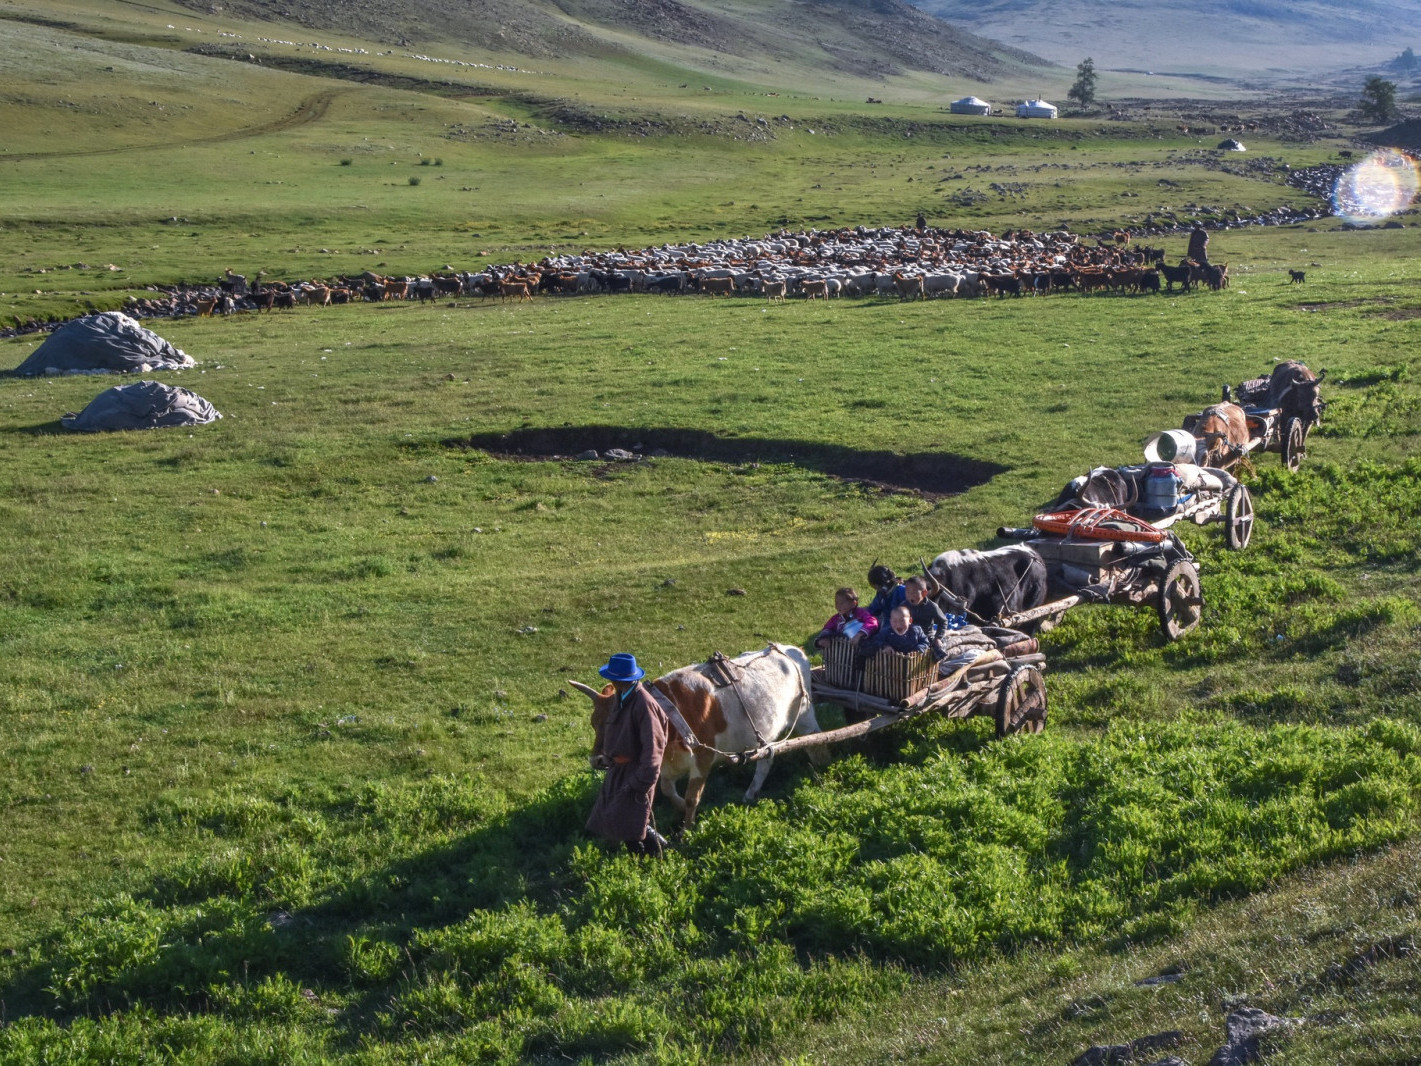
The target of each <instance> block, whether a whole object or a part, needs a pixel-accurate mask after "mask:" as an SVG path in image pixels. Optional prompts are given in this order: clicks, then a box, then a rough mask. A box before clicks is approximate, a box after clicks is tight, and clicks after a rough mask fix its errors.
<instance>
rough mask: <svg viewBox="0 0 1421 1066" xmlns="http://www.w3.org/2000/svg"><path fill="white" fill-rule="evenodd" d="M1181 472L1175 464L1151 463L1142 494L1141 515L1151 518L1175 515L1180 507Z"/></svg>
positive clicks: (1146, 472) (1146, 473)
mask: <svg viewBox="0 0 1421 1066" xmlns="http://www.w3.org/2000/svg"><path fill="white" fill-rule="evenodd" d="M1180 484H1181V482H1180V480H1179V472H1178V471H1177V470H1175V469H1174V464H1173V463H1151V464H1150V466H1149V469H1148V470H1146V471H1145V490H1144V492H1142V493H1140V513H1141V514H1142V515H1146V516H1148V517H1151V518H1162V517H1164V516H1165V515H1170V514H1174V511H1175V509H1176V508H1177V507H1178V506H1179V488H1180Z"/></svg>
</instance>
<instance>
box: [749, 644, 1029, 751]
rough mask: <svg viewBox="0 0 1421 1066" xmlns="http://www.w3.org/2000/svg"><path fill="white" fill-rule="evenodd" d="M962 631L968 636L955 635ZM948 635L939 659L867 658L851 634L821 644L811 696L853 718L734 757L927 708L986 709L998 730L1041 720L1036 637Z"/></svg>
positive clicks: (826, 740)
mask: <svg viewBox="0 0 1421 1066" xmlns="http://www.w3.org/2000/svg"><path fill="white" fill-rule="evenodd" d="M964 637H965V638H966V640H967V641H968V643H965V644H964V643H961V642H960V641H962V640H963V638H964ZM947 640H948V642H949V650H948V654H947V657H946V658H944V659H942V660H941V662H939V661H938V660H936V659H935V658H934V657H933V655H932V654H931V653H930V652H919V653H916V654H908V655H905V654H901V653H898V652H894V651H881V652H879V653H878V654H877V655H873V656H871V657H868V658H864V657H863V656H862V655H861V654H860V652H859V649H858V648H857V647H855V646H854V645H852V644H850V642H848V641H846V640H835V641H833V642H832V643H830V644H829V646H828V647H826V648H825V649H824V663H823V665H821V666H816V667H814V668H813V670H812V671H811V672H810V678H811V682H812V685H811V687H812V696H813V699H814V702H815V703H816V704H823V703H828V704H834V705H836V706H838V707H841V708H843V710H844V712H845V717H846V718H849V719H858V720H856V721H850V722H849V724H847V725H844V726H842V727H841V728H838V729H830V730H826V731H823V732H819V733H810V734H807V735H804V736H797V737H791V738H788V739H785V740H780V741H777V742H774V743H769V744H764V745H761V746H760V747H759V748H758V749H757V750H755V751H749V752H745V753H744V754H742V755H741V756H739V758H738V760H737V761H740V762H754V761H758V760H761V759H769V758H773V757H774V756H776V755H780V754H784V753H785V752H790V751H797V750H799V749H800V748H815V747H822V746H825V745H829V744H836V743H841V742H843V741H846V740H853V739H855V738H857V737H863V736H867V735H868V734H870V733H876V732H878V731H879V730H882V729H886V728H888V727H890V726H894V725H897V724H899V723H900V722H905V721H908V720H909V719H912V718H919V717H923V716H925V715H939V716H941V717H944V718H972V717H987V718H990V719H991V720H992V722H993V724H994V726H995V729H996V734H997V736H998V737H1006V736H1010V735H1011V734H1013V733H1040V732H1041V731H1042V730H1043V729H1045V728H1046V679H1045V677H1044V673H1043V672H1044V669H1045V664H1046V657H1045V656H1044V655H1042V654H1041V652H1040V650H1039V648H1038V645H1037V643H1036V641H1035V640H1034V639H1033V638H1031V637H1028V636H1027V635H1026V634H1024V633H1021V632H1016V631H1011V630H1007V629H1003V628H999V627H984V628H983V629H980V630H979V629H977V628H976V627H973V626H966V627H964V628H963V629H962V630H959V631H956V632H954V633H949V634H948V635H947ZM954 641H958V643H953V642H954Z"/></svg>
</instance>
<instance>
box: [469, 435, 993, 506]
mask: <svg viewBox="0 0 1421 1066" xmlns="http://www.w3.org/2000/svg"><path fill="white" fill-rule="evenodd" d="M444 444H445V445H446V446H447V447H451V448H465V449H479V450H481V451H486V452H489V453H490V454H492V455H496V456H499V457H500V458H506V459H524V460H540V459H542V460H551V459H573V458H576V457H577V456H579V455H582V454H584V453H586V452H588V451H595V452H597V453H598V454H599V456H601V455H602V453H605V452H606V451H607V450H608V449H611V448H620V449H622V450H623V451H626V452H629V453H631V454H633V455H635V456H637V457H638V458H640V457H643V456H646V455H653V454H661V455H668V456H675V457H677V458H684V459H697V460H702V461H710V462H729V463H748V462H788V463H795V464H797V465H799V466H802V467H806V468H807V469H810V470H815V471H818V472H819V473H821V474H825V475H827V476H829V477H833V478H839V479H841V480H844V481H862V482H867V483H869V484H873V485H879V486H882V487H884V488H887V489H892V490H895V491H906V492H920V493H922V494H923V495H926V496H948V495H953V494H955V493H959V492H966V491H967V490H968V489H971V488H974V487H976V486H978V485H984V484H986V483H987V482H989V481H991V480H992V478H994V477H996V476H997V475H998V474H1002V473H1005V472H1006V471H1007V470H1009V469H1010V467H1007V466H1003V465H1002V464H1000V463H993V462H987V461H985V460H982V459H973V458H970V457H968V456H964V455H956V454H953V453H951V452H914V453H911V454H907V455H899V454H897V453H895V452H889V451H861V450H859V449H857V448H848V447H845V446H843V445H841V444H825V443H822V442H819V441H807V440H777V439H766V438H760V437H721V436H718V435H717V434H715V433H712V432H710V431H708V430H700V429H675V428H659V429H658V428H653V427H648V426H642V427H638V426H560V427H548V428H536V427H533V428H525V429H515V430H512V431H511V432H508V433H476V434H474V435H473V436H471V437H457V438H454V439H451V440H446V441H444Z"/></svg>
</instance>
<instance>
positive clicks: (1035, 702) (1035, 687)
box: [996, 666, 1046, 738]
mask: <svg viewBox="0 0 1421 1066" xmlns="http://www.w3.org/2000/svg"><path fill="white" fill-rule="evenodd" d="M996 719H997V736H998V737H999V738H1000V737H1007V736H1011V734H1013V733H1040V732H1041V731H1042V730H1043V729H1045V728H1046V678H1045V677H1043V676H1042V675H1041V671H1040V670H1038V669H1037V668H1036V667H1034V666H1018V667H1017V668H1016V669H1015V670H1013V671H1012V672H1011V673H1010V674H1008V675H1007V678H1006V680H1005V681H1003V682H1002V688H1001V693H1000V694H999V695H998V696H997V714H996Z"/></svg>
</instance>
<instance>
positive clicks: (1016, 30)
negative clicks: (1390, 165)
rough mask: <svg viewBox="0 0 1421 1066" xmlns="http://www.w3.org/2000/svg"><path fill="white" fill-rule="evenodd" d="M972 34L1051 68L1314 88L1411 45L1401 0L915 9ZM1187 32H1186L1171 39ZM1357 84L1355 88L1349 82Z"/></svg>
mask: <svg viewBox="0 0 1421 1066" xmlns="http://www.w3.org/2000/svg"><path fill="white" fill-rule="evenodd" d="M914 6H916V7H919V8H922V9H923V10H924V11H927V12H930V13H932V14H934V15H936V16H938V17H940V18H942V19H945V20H947V21H948V22H951V23H954V24H957V25H960V26H963V27H965V28H966V29H970V30H972V31H973V32H974V33H980V34H983V35H985V36H989V37H993V38H996V39H997V40H1001V41H1004V42H1006V43H1007V44H1010V45H1015V46H1016V47H1018V48H1023V49H1027V50H1030V51H1032V52H1036V53H1039V54H1040V55H1043V56H1046V57H1048V58H1050V59H1053V60H1055V61H1057V62H1060V63H1076V62H1079V61H1080V60H1081V59H1083V58H1084V57H1086V56H1093V57H1094V58H1095V61H1096V65H1097V66H1098V67H1103V68H1105V69H1109V70H1116V69H1125V70H1129V69H1132V68H1133V69H1145V68H1148V69H1152V70H1156V71H1160V72H1164V71H1202V72H1204V73H1206V74H1210V75H1218V74H1225V75H1230V76H1233V77H1237V78H1242V79H1246V80H1260V79H1261V80H1274V79H1281V80H1287V81H1292V82H1294V83H1300V84H1309V83H1311V84H1316V82H1317V79H1319V78H1320V77H1325V76H1329V75H1335V74H1337V73H1338V72H1340V71H1342V70H1344V69H1347V68H1356V67H1365V68H1369V69H1373V70H1379V69H1380V68H1381V67H1382V65H1383V64H1385V63H1386V62H1387V61H1389V60H1391V59H1392V58H1394V57H1395V56H1396V55H1397V54H1398V53H1399V52H1400V51H1401V50H1402V49H1403V48H1405V47H1406V46H1407V44H1408V43H1410V42H1409V41H1408V39H1407V33H1408V32H1412V31H1413V30H1414V27H1415V9H1414V7H1413V6H1412V5H1411V4H1409V3H1405V2H1403V0H1364V2H1362V3H1356V4H1347V5H1342V6H1339V5H1336V4H1326V3H1319V2H1315V0H1305V2H1301V3H1297V2H1291V0H1250V2H1248V3H1237V2H1234V0H1194V2H1192V3H1190V4H1188V5H1187V6H1185V7H1179V8H1176V9H1174V10H1173V11H1172V12H1171V17H1172V19H1173V21H1171V20H1170V19H1163V20H1162V19H1160V18H1159V17H1158V13H1157V12H1154V11H1151V10H1150V9H1148V8H1144V7H1131V6H1129V5H1121V4H1116V3H1112V2H1110V0H1075V2H1071V3H1062V2H1060V0H985V2H980V3H979V2H965V0H915V5H914ZM1183 24H1187V25H1188V32H1187V33H1180V32H1178V30H1179V28H1180V26H1181V25H1183ZM1354 80H1356V81H1357V84H1358V85H1360V79H1357V78H1354Z"/></svg>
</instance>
